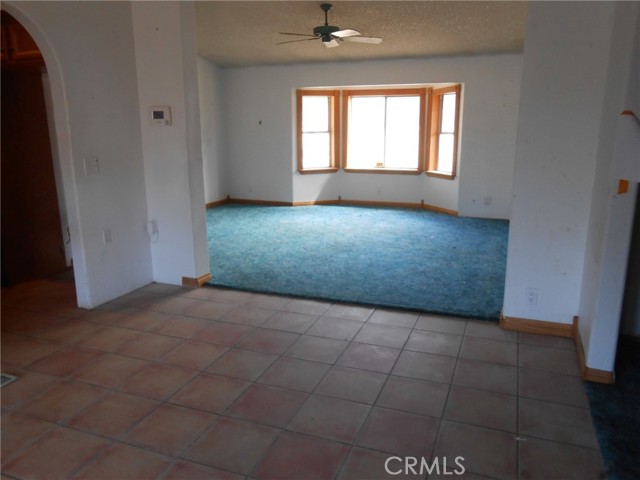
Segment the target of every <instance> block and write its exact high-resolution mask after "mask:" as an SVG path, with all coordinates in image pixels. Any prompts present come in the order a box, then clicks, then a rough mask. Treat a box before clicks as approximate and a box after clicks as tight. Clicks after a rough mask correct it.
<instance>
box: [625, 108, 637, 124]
mask: <svg viewBox="0 0 640 480" xmlns="http://www.w3.org/2000/svg"><path fill="white" fill-rule="evenodd" d="M620 115H631V116H632V117H633V118H635V119H636V121H637V122H638V123H640V118H638V116H637V115H636V114H635V113H634V112H633V111H632V110H624V111H623V112H622V113H621V114H620Z"/></svg>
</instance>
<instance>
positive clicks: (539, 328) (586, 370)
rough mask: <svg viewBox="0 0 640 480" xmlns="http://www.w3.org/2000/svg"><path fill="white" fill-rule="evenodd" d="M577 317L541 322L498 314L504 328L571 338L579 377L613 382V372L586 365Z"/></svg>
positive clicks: (601, 381) (593, 380)
mask: <svg viewBox="0 0 640 480" xmlns="http://www.w3.org/2000/svg"><path fill="white" fill-rule="evenodd" d="M578 320H579V319H578V317H577V316H575V317H573V323H571V324H568V323H556V322H543V321H540V320H529V319H526V318H516V317H505V316H504V315H501V316H500V327H501V328H504V329H505V330H513V331H517V332H525V333H537V334H540V335H553V336H556V337H565V338H571V339H573V342H574V343H575V346H576V354H577V357H578V366H579V368H580V378H582V380H586V381H589V382H597V383H613V382H614V381H615V373H614V372H608V371H606V370H598V369H595V368H590V367H588V366H587V363H586V357H585V354H584V347H583V345H582V339H581V338H580V330H579V329H578Z"/></svg>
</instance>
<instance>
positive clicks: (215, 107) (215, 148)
mask: <svg viewBox="0 0 640 480" xmlns="http://www.w3.org/2000/svg"><path fill="white" fill-rule="evenodd" d="M220 77H221V74H220V69H219V68H218V67H217V66H216V65H215V64H214V63H212V62H210V61H209V60H207V59H205V58H203V57H198V87H199V93H200V126H201V129H202V161H203V168H204V198H205V202H206V203H210V202H217V201H219V200H223V199H224V198H225V197H226V196H227V191H226V174H225V163H224V150H223V148H224V143H223V140H224V137H223V135H222V132H223V128H224V127H223V126H224V116H223V111H222V104H223V97H224V93H223V91H222V88H221V84H220V83H221V78H220Z"/></svg>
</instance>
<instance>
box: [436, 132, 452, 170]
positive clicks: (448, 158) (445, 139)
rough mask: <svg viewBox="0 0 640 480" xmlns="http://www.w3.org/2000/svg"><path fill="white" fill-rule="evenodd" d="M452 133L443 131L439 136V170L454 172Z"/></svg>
mask: <svg viewBox="0 0 640 480" xmlns="http://www.w3.org/2000/svg"><path fill="white" fill-rule="evenodd" d="M454 138H455V136H454V135H453V134H452V133H441V134H440V135H439V136H438V171H439V172H446V173H451V172H453V160H454V159H453V140H454Z"/></svg>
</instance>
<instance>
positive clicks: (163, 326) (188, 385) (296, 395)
mask: <svg viewBox="0 0 640 480" xmlns="http://www.w3.org/2000/svg"><path fill="white" fill-rule="evenodd" d="M2 371H3V372H4V373H10V374H14V375H17V376H18V380H17V381H15V382H13V383H11V384H9V385H7V386H5V387H4V388H2V391H1V394H2V475H3V476H2V478H3V479H5V478H14V479H31V478H36V479H37V478H41V479H52V480H53V479H55V480H57V479H65V478H73V479H114V480H116V479H117V480H120V479H128V478H132V479H167V480H168V479H177V478H183V479H190V480H195V479H242V478H247V479H257V480H262V479H296V480H299V479H307V478H308V479H316V478H317V479H322V478H327V479H332V478H338V479H363V480H365V479H366V480H369V479H377V478H408V477H410V478H425V477H426V476H427V474H426V470H423V474H422V475H416V476H415V477H414V476H413V475H407V476H405V475H404V474H400V475H387V474H386V473H385V469H384V464H385V460H386V459H387V458H389V457H390V456H396V457H400V458H404V457H416V458H417V459H418V466H417V467H416V468H415V470H416V472H419V468H420V461H421V459H422V458H424V459H425V461H426V462H428V465H429V466H431V467H432V468H433V465H434V463H433V461H434V460H435V459H436V458H437V459H439V467H440V469H441V470H440V472H439V473H440V474H441V476H440V477H439V476H438V475H436V473H437V472H436V471H435V470H432V475H431V477H429V478H458V476H456V475H444V473H445V472H444V471H442V461H443V458H445V457H446V458H447V460H448V465H449V467H448V470H447V471H448V472H451V471H452V470H453V469H454V468H455V469H459V467H458V466H457V465H456V464H455V463H454V461H455V458H456V457H463V458H464V460H463V461H462V462H461V464H462V465H463V466H464V468H465V475H464V476H463V478H497V479H517V478H519V479H546V478H562V479H567V478H575V479H580V480H583V479H588V478H594V479H595V478H601V475H602V471H603V466H602V460H601V455H600V451H599V449H598V444H597V442H596V438H595V433H594V429H593V426H592V423H591V417H590V412H589V404H588V401H587V397H586V395H585V391H584V387H583V384H582V382H581V381H580V379H579V377H578V376H577V375H578V365H577V362H576V355H575V351H574V347H573V344H572V343H571V341H570V340H568V339H562V338H554V337H545V336H537V335H528V334H518V333H515V332H508V331H504V330H501V329H500V328H499V327H498V326H497V325H494V324H491V323H486V322H478V321H472V320H468V321H467V320H464V319H454V318H444V317H438V316H432V315H425V314H418V313H410V312H399V311H389V310H383V309H373V308H366V307H362V306H353V305H338V304H330V303H323V302H316V301H309V300H300V299H294V298H288V297H280V296H269V295H261V294H252V293H245V292H237V291H231V290H222V289H212V288H202V289H197V290H187V289H182V288H178V287H172V286H167V285H158V284H152V285H149V286H147V287H145V288H142V289H140V290H138V291H136V292H134V293H131V294H129V295H126V296H124V297H122V298H119V299H117V300H114V301H113V302H110V303H109V304H107V305H104V306H102V307H101V308H98V309H95V310H92V311H86V310H81V309H78V308H76V307H75V298H74V286H73V282H72V281H69V280H68V279H66V280H65V279H57V280H43V281H37V282H33V283H30V284H26V285H23V286H20V287H17V288H14V289H10V290H3V291H2ZM388 465H389V467H390V468H391V470H392V471H397V470H399V469H400V468H402V466H403V465H404V463H402V461H400V460H395V459H394V460H392V461H391V463H389V464H388ZM409 473H411V472H410V471H409Z"/></svg>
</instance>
